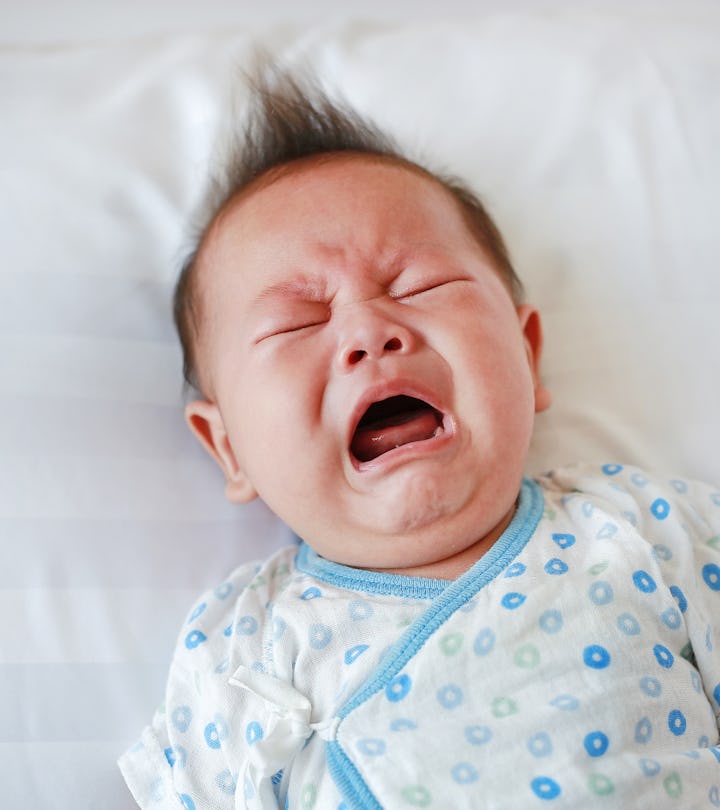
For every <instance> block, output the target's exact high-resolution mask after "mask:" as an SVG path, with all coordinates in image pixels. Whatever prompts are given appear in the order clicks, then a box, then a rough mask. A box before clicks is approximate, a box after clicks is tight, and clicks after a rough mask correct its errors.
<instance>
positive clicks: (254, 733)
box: [245, 720, 264, 745]
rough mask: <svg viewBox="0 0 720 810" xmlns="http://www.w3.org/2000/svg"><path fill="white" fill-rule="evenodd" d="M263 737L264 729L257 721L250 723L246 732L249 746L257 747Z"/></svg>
mask: <svg viewBox="0 0 720 810" xmlns="http://www.w3.org/2000/svg"><path fill="white" fill-rule="evenodd" d="M263 736H264V732H263V728H262V726H261V725H260V723H258V722H257V720H253V721H252V722H251V723H248V726H247V729H246V730H245V740H246V741H247V744H248V745H255V743H256V742H260V740H262V738H263Z"/></svg>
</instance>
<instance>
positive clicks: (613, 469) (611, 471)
mask: <svg viewBox="0 0 720 810" xmlns="http://www.w3.org/2000/svg"><path fill="white" fill-rule="evenodd" d="M622 468H623V467H622V464H603V466H602V471H603V472H604V473H605V475H617V474H618V473H619V472H620V471H621V470H622Z"/></svg>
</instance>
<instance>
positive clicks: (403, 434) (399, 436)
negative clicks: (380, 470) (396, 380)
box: [350, 408, 442, 461]
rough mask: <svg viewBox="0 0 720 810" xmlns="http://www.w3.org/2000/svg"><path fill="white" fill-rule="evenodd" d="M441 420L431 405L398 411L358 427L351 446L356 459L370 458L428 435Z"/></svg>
mask: <svg viewBox="0 0 720 810" xmlns="http://www.w3.org/2000/svg"><path fill="white" fill-rule="evenodd" d="M441 424H442V423H441V420H440V416H439V414H438V413H437V412H436V411H434V410H432V409H431V408H427V409H423V410H418V411H412V412H408V413H399V414H396V415H395V416H392V417H389V418H388V419H385V420H383V421H382V423H375V424H370V425H365V426H360V427H358V429H357V430H356V431H355V436H354V437H353V441H352V445H351V448H350V449H351V450H352V452H353V455H354V456H355V457H356V458H357V459H358V461H371V460H372V459H374V458H377V457H378V456H381V455H382V454H383V453H387V452H388V450H394V449H395V448H396V447H400V446H401V445H403V444H409V443H410V442H421V441H424V440H425V439H431V438H432V437H433V436H434V435H435V432H436V431H437V429H438V427H440V425H441Z"/></svg>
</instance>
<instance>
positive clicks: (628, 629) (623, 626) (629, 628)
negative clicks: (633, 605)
mask: <svg viewBox="0 0 720 810" xmlns="http://www.w3.org/2000/svg"><path fill="white" fill-rule="evenodd" d="M617 626H618V630H620V632H621V633H624V634H625V635H626V636H636V635H637V634H638V633H639V632H640V625H639V624H638V620H637V619H636V618H635V617H634V616H633V615H632V613H622V614H621V615H620V616H618V618H617Z"/></svg>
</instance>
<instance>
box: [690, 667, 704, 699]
mask: <svg viewBox="0 0 720 810" xmlns="http://www.w3.org/2000/svg"><path fill="white" fill-rule="evenodd" d="M690 680H691V681H692V685H693V689H694V690H695V691H696V692H697V693H698V695H699V694H700V693H701V692H702V681H701V680H700V675H699V674H698V671H697V670H696V669H692V670H690Z"/></svg>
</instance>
